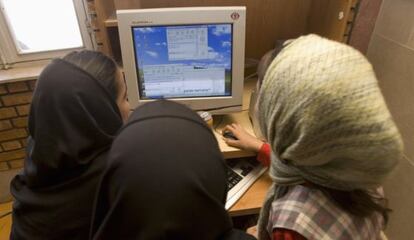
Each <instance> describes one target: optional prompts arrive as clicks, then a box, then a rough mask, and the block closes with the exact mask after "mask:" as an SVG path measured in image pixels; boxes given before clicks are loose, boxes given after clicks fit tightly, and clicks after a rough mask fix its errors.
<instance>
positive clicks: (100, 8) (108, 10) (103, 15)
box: [94, 0, 115, 56]
mask: <svg viewBox="0 0 414 240" xmlns="http://www.w3.org/2000/svg"><path fill="white" fill-rule="evenodd" d="M95 11H96V20H97V21H96V26H94V27H96V28H97V29H99V30H98V31H96V32H95V36H96V39H97V43H98V48H99V51H102V52H103V53H105V54H107V55H109V56H112V55H113V54H112V47H111V44H110V42H109V35H108V31H107V29H106V26H105V23H104V22H105V20H106V19H108V18H109V17H110V16H111V15H112V14H113V13H114V12H115V6H114V3H113V1H108V0H95Z"/></svg>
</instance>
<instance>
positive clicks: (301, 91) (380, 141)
mask: <svg viewBox="0 0 414 240" xmlns="http://www.w3.org/2000/svg"><path fill="white" fill-rule="evenodd" d="M258 108H259V111H258V112H259V116H258V117H259V123H260V126H261V131H262V133H263V134H264V137H265V138H266V139H267V141H268V142H269V143H270V145H271V149H272V164H271V168H270V175H271V177H272V179H273V181H274V182H275V183H277V186H288V185H295V184H300V183H303V182H305V181H309V182H313V183H315V184H318V185H321V186H324V187H328V188H333V189H339V190H345V191H349V190H354V189H372V188H375V187H377V186H379V185H381V184H382V182H383V181H384V179H385V178H386V177H387V176H388V174H389V173H390V172H391V171H392V169H393V168H394V167H395V166H396V164H397V162H398V159H399V158H400V157H401V155H402V149H403V144H402V141H401V137H400V134H399V132H398V129H397V128H396V126H395V124H394V122H393V120H392V117H391V115H390V113H389V111H388V109H387V106H386V104H385V102H384V98H383V96H382V94H381V91H380V89H379V87H378V84H377V80H376V77H375V74H374V71H373V69H372V66H371V64H370V63H369V62H368V61H367V60H366V59H365V57H364V56H363V55H362V54H361V53H359V52H358V51H357V50H355V49H353V48H351V47H349V46H347V45H345V44H341V43H338V42H335V41H331V40H328V39H324V38H321V37H319V36H317V35H308V36H304V37H300V38H298V39H296V40H294V41H293V42H291V43H290V44H289V45H287V46H286V47H285V48H284V49H283V50H282V52H280V54H279V55H278V56H277V57H276V58H275V59H274V61H273V62H272V64H271V65H270V66H269V69H268V70H267V72H266V75H265V79H264V82H263V84H262V86H261V90H260V94H259V99H258ZM275 192H277V187H276V185H274V186H273V187H272V188H271V189H270V191H269V194H268V198H267V200H266V203H265V205H264V208H263V209H262V213H261V219H260V220H259V237H260V236H261V237H262V239H265V238H263V231H264V229H265V227H266V226H263V225H264V224H266V223H267V221H268V219H267V218H266V216H267V217H268V212H269V208H270V204H271V202H272V201H273V200H274V195H275ZM260 232H261V233H260Z"/></svg>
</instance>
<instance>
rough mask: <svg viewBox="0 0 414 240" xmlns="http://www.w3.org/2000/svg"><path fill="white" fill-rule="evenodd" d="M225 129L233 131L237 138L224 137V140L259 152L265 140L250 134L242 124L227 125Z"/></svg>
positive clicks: (237, 146) (233, 145)
mask: <svg viewBox="0 0 414 240" xmlns="http://www.w3.org/2000/svg"><path fill="white" fill-rule="evenodd" d="M224 131H230V132H231V133H233V135H234V136H235V137H236V138H237V140H233V139H229V138H225V137H223V140H224V142H226V143H227V145H229V146H232V147H236V148H240V149H244V150H248V151H252V152H259V151H260V148H261V147H262V145H263V142H262V141H261V140H260V139H258V138H256V137H255V136H252V135H250V134H249V133H248V132H246V131H245V130H244V129H243V127H242V126H240V124H236V123H233V124H230V125H227V126H226V127H225V128H224V129H223V132H224Z"/></svg>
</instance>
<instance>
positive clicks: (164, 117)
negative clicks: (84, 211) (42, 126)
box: [91, 101, 254, 240]
mask: <svg viewBox="0 0 414 240" xmlns="http://www.w3.org/2000/svg"><path fill="white" fill-rule="evenodd" d="M108 158H109V164H108V167H107V169H106V171H105V174H104V177H103V179H102V181H101V184H100V186H99V190H98V196H97V203H96V206H95V211H94V216H93V222H92V232H91V236H93V239H145V240H151V239H209V240H213V239H254V238H253V237H251V236H250V235H247V234H245V233H243V232H240V231H236V230H232V222H231V219H230V217H229V216H228V214H227V212H226V210H225V208H224V203H225V200H226V195H227V184H226V181H227V178H226V168H225V164H224V160H223V158H222V156H221V153H220V151H219V148H218V144H217V141H216V139H215V137H214V135H213V133H212V132H211V130H210V129H209V128H208V127H207V126H206V125H205V123H204V122H203V120H201V119H200V117H199V116H198V115H197V114H195V113H194V112H193V111H191V110H190V109H188V108H186V107H185V106H183V105H180V104H177V103H174V102H169V101H158V102H153V103H148V104H145V105H144V106H142V107H139V108H138V109H137V110H135V112H134V113H133V114H132V115H131V117H130V120H129V122H128V123H127V125H126V126H125V127H124V128H123V130H122V131H121V133H120V135H119V136H118V137H117V138H116V140H115V141H114V143H113V145H112V148H111V151H110V154H109V157H108Z"/></svg>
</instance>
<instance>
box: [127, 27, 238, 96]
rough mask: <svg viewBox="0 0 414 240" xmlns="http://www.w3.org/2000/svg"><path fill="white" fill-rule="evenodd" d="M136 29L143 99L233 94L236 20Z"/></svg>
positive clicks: (138, 65) (136, 46)
mask: <svg viewBox="0 0 414 240" xmlns="http://www.w3.org/2000/svg"><path fill="white" fill-rule="evenodd" d="M132 31H133V41H134V46H135V60H136V61H135V62H136V64H137V68H138V71H137V74H138V76H137V77H138V87H139V91H140V98H141V99H157V98H167V99H168V98H186V97H212V96H230V95H231V81H232V79H231V77H232V75H231V71H232V42H233V41H232V39H233V38H232V24H229V23H225V24H220V23H218V24H197V25H178V26H177V25H175V26H174V25H172V26H151V27H132Z"/></svg>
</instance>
